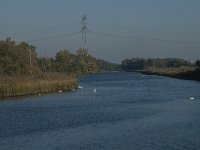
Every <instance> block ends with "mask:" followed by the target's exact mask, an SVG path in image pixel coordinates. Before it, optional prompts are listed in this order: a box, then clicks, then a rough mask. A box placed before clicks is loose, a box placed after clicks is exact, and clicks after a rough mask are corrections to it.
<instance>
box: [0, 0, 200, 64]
mask: <svg viewBox="0 0 200 150" xmlns="http://www.w3.org/2000/svg"><path fill="white" fill-rule="evenodd" d="M199 6H200V1H199V0H1V5H0V20H1V24H0V39H1V40H4V39H5V38H6V37H12V39H13V40H16V41H17V42H21V41H30V42H29V43H30V44H32V45H34V46H36V47H37V52H38V55H39V56H47V57H49V56H55V53H56V52H57V51H59V50H62V49H69V50H70V51H72V52H73V53H75V51H76V50H77V49H78V48H79V47H81V34H74V35H71V36H60V37H58V38H52V39H46V40H39V39H41V38H45V37H53V36H57V35H63V34H68V33H74V32H79V31H80V30H81V24H80V23H81V17H82V15H84V14H86V15H87V19H88V29H89V33H88V37H87V38H88V49H89V52H90V53H91V54H92V55H94V56H95V57H98V58H103V59H105V60H108V61H112V62H121V60H123V59H124V58H127V57H128V58H131V57H145V58H149V57H150V58H155V57H161V58H165V57H178V58H184V59H186V60H191V61H195V60H196V59H197V58H200V29H199V27H200V19H199V18H200V9H199ZM35 39H37V40H35ZM34 40H35V41H34Z"/></svg>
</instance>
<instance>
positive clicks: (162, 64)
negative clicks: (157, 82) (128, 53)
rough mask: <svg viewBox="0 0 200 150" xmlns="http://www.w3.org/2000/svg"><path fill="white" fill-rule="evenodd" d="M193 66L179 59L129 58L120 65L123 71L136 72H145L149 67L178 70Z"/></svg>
mask: <svg viewBox="0 0 200 150" xmlns="http://www.w3.org/2000/svg"><path fill="white" fill-rule="evenodd" d="M192 65H193V64H192V63H190V62H188V61H186V60H184V59H179V58H163V59H161V58H150V59H144V58H131V59H128V58H127V59H125V60H123V61H122V63H121V67H122V69H123V70H124V71H137V70H145V69H148V68H150V67H155V68H178V67H181V66H192Z"/></svg>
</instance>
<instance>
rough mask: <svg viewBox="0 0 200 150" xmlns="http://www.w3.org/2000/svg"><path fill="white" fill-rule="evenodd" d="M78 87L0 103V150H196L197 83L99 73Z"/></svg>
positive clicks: (199, 119) (199, 137)
mask: <svg viewBox="0 0 200 150" xmlns="http://www.w3.org/2000/svg"><path fill="white" fill-rule="evenodd" d="M80 85H81V86H83V89H82V90H78V91H76V92H71V93H56V94H50V95H44V96H35V97H29V98H22V99H10V100H6V101H0V150H44V149H47V150H134V149H136V150H143V149H144V150H146V149H148V150H151V149H152V150H161V149H162V150H173V149H176V150H188V149H190V150H197V149H200V82H195V81H184V80H177V79H171V78H167V77H158V76H147V75H140V74H136V73H104V74H98V75H90V76H87V77H83V78H81V79H80ZM94 88H96V93H94ZM189 97H194V98H195V99H194V100H190V99H189Z"/></svg>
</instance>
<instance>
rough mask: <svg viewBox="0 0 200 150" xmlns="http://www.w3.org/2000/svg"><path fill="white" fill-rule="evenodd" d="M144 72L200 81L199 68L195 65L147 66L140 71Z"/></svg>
mask: <svg viewBox="0 0 200 150" xmlns="http://www.w3.org/2000/svg"><path fill="white" fill-rule="evenodd" d="M140 72H141V73H144V74H150V75H161V76H168V77H173V78H179V79H186V80H197V81H200V69H198V68H196V67H177V68H154V67H152V68H148V69H147V70H143V71H140Z"/></svg>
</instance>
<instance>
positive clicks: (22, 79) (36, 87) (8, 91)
mask: <svg viewBox="0 0 200 150" xmlns="http://www.w3.org/2000/svg"><path fill="white" fill-rule="evenodd" d="M76 88H77V80H76V78H74V77H66V76H65V75H61V74H46V75H40V76H39V77H36V76H33V77H27V76H17V77H14V76H0V98H6V97H16V96H26V95H36V94H41V93H50V92H57V91H70V90H73V89H76Z"/></svg>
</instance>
